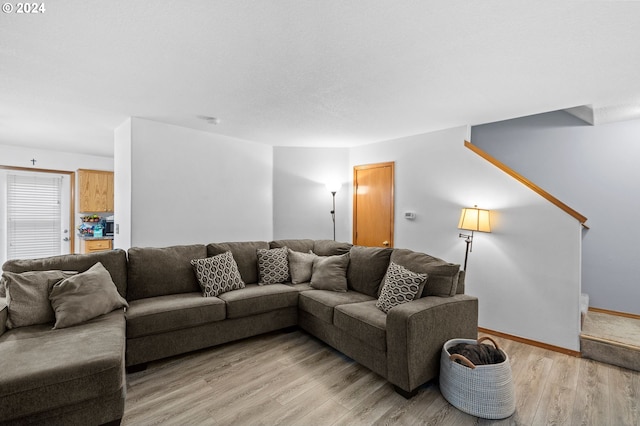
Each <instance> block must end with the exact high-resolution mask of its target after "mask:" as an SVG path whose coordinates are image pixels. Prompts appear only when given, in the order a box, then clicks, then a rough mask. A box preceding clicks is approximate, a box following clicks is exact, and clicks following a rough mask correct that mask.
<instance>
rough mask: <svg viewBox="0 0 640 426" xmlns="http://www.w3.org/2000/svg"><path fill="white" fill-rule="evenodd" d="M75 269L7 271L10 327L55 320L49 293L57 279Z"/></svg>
mask: <svg viewBox="0 0 640 426" xmlns="http://www.w3.org/2000/svg"><path fill="white" fill-rule="evenodd" d="M74 274H76V272H73V271H69V272H63V271H29V272H23V273H21V274H18V273H15V272H4V273H3V274H2V278H3V280H4V285H6V294H7V328H16V327H26V326H29V325H36V324H47V323H50V322H54V321H55V319H56V317H55V313H54V312H53V309H52V308H51V303H49V293H50V292H51V288H52V287H53V285H54V284H55V283H57V282H58V281H60V280H62V279H64V278H67V277H70V276H72V275H74Z"/></svg>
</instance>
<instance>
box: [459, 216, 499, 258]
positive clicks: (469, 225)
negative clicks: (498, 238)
mask: <svg viewBox="0 0 640 426" xmlns="http://www.w3.org/2000/svg"><path fill="white" fill-rule="evenodd" d="M489 216H490V212H489V210H483V209H479V208H478V206H473V207H465V208H463V209H462V213H460V222H458V228H459V229H464V230H465V231H471V234H460V235H459V237H460V238H464V239H465V240H464V241H465V243H467V249H466V251H465V253H464V266H463V268H464V270H465V271H466V270H467V259H468V258H469V252H470V251H473V233H474V232H475V231H479V232H491V223H490V220H489Z"/></svg>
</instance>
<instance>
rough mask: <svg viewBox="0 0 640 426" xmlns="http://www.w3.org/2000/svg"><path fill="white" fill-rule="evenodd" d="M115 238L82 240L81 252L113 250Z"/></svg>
mask: <svg viewBox="0 0 640 426" xmlns="http://www.w3.org/2000/svg"><path fill="white" fill-rule="evenodd" d="M112 248H113V240H84V239H81V240H80V253H82V254H87V253H94V252H96V251H104V250H111V249H112Z"/></svg>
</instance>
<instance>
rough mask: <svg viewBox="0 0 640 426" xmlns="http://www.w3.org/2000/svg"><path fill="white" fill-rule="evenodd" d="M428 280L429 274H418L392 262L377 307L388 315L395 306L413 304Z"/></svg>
mask: <svg viewBox="0 0 640 426" xmlns="http://www.w3.org/2000/svg"><path fill="white" fill-rule="evenodd" d="M426 280H427V274H418V273H416V272H412V271H410V270H408V269H407V268H405V267H404V266H400V265H398V264H396V263H393V262H390V263H389V268H387V274H386V275H385V278H384V282H383V283H382V290H381V291H380V297H379V298H378V301H377V302H376V307H377V308H378V309H380V310H381V311H382V312H384V313H388V312H389V311H390V310H391V308H393V307H395V306H398V305H401V304H403V303H407V302H411V301H412V300H413V299H415V298H416V297H417V296H418V295H419V294H420V293H422V289H423V288H424V283H425V281H426Z"/></svg>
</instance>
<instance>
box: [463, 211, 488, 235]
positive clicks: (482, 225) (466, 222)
mask: <svg viewBox="0 0 640 426" xmlns="http://www.w3.org/2000/svg"><path fill="white" fill-rule="evenodd" d="M489 216H490V212H489V210H483V209H479V208H477V207H465V208H463V209H462V213H461V214H460V222H458V228H460V229H465V230H467V231H480V232H491V223H490V221H489Z"/></svg>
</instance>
